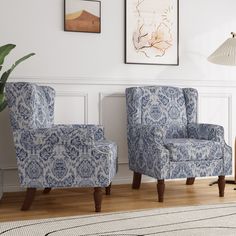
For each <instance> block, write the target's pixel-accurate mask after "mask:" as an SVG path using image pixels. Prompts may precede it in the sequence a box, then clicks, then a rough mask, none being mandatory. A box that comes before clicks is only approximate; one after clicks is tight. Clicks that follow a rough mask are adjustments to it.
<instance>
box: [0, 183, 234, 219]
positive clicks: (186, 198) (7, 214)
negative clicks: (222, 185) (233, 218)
mask: <svg viewBox="0 0 236 236" xmlns="http://www.w3.org/2000/svg"><path fill="white" fill-rule="evenodd" d="M209 182H210V180H196V181H195V184H194V185H191V186H187V185H185V182H184V181H171V182H166V189H165V200H164V203H159V202H158V201H157V193H156V184H155V183H145V184H142V185H141V188H140V190H132V189H131V185H114V186H112V193H111V195H110V196H106V195H105V194H104V197H103V204H102V212H104V213H105V212H115V211H129V210H138V209H150V208H160V207H177V206H192V205H203V204H214V203H225V202H236V191H235V190H233V189H234V187H235V186H234V185H226V189H225V197H224V198H220V197H218V186H217V185H214V186H212V187H210V186H209V185H208V184H209ZM104 191H105V190H104ZM23 198H24V192H19V193H4V196H3V198H2V200H1V202H0V221H1V222H3V221H13V220H25V219H39V218H49V217H64V216H74V215H84V214H94V203H93V190H92V189H81V188H78V189H61V190H52V191H51V193H50V194H48V195H43V194H42V191H38V192H37V195H36V198H35V200H34V202H33V205H32V208H31V210H29V211H27V212H22V211H20V206H21V204H22V201H23ZM97 214H99V213H97Z"/></svg>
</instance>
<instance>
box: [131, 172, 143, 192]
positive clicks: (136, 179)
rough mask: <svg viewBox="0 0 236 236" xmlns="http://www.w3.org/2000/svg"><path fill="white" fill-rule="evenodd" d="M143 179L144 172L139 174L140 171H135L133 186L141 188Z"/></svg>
mask: <svg viewBox="0 0 236 236" xmlns="http://www.w3.org/2000/svg"><path fill="white" fill-rule="evenodd" d="M141 179H142V174H139V173H137V172H134V175H133V184H132V188H133V189H139V188H140V184H141Z"/></svg>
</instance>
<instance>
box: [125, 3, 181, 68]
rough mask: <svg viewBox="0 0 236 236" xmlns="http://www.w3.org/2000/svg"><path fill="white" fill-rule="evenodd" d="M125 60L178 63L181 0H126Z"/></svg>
mask: <svg viewBox="0 0 236 236" xmlns="http://www.w3.org/2000/svg"><path fill="white" fill-rule="evenodd" d="M125 8H126V9H125V63H126V64H155V65H178V64H179V1H178V0H125Z"/></svg>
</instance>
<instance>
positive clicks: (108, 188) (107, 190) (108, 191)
mask: <svg viewBox="0 0 236 236" xmlns="http://www.w3.org/2000/svg"><path fill="white" fill-rule="evenodd" d="M106 195H111V183H110V185H109V186H107V187H106Z"/></svg>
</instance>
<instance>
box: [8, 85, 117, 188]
mask: <svg viewBox="0 0 236 236" xmlns="http://www.w3.org/2000/svg"><path fill="white" fill-rule="evenodd" d="M54 96H55V91H54V90H53V89H52V88H50V87H46V86H38V85H36V84H31V83H23V82H20V83H8V84H7V85H6V97H7V101H8V106H9V109H10V119H11V125H12V129H13V136H14V142H15V147H16V158H17V165H18V170H19V179H20V184H21V186H22V187H35V188H42V187H44V188H45V187H53V188H57V187H58V188H60V187H80V186H81V187H106V186H108V185H109V184H110V183H111V181H112V179H113V177H114V176H115V174H116V172H117V166H118V165H117V145H116V144H115V143H114V142H111V141H108V140H106V139H105V138H104V131H103V127H102V126H99V125H54V122H53V120H54Z"/></svg>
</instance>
